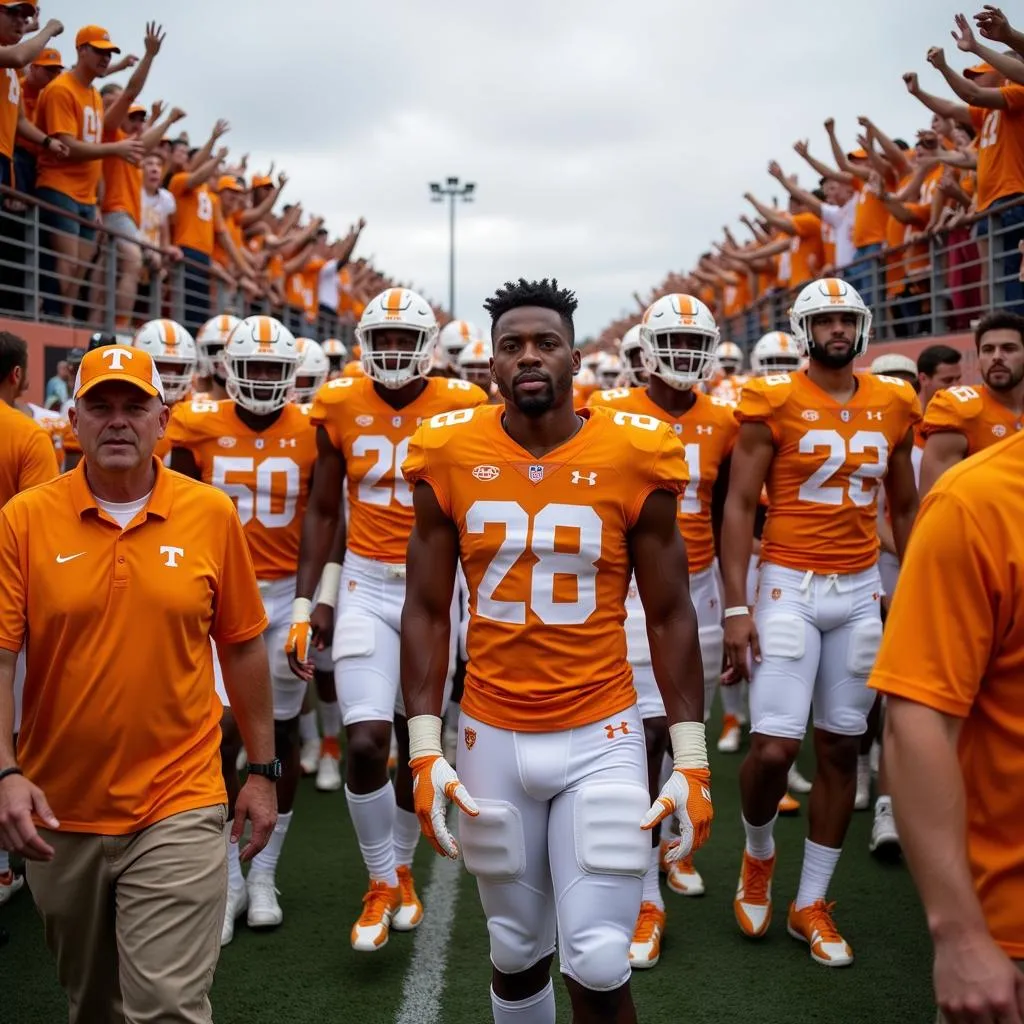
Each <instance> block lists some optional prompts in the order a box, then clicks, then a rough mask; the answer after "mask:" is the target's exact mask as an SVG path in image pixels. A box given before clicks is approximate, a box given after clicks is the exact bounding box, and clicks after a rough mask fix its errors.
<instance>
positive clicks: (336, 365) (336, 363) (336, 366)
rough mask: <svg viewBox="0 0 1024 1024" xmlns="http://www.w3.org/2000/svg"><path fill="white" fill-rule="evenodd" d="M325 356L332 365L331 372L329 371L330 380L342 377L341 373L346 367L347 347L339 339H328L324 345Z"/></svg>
mask: <svg viewBox="0 0 1024 1024" xmlns="http://www.w3.org/2000/svg"><path fill="white" fill-rule="evenodd" d="M322 347H323V350H324V355H325V356H327V361H328V363H329V364H330V370H329V371H328V374H327V376H328V378H329V379H330V380H334V378H335V377H340V376H341V371H342V369H343V368H344V366H345V359H346V355H347V354H346V352H345V345H344V343H343V342H341V341H339V340H338V339H337V338H328V339H327V340H326V341H325V342H324V343H323V346H322Z"/></svg>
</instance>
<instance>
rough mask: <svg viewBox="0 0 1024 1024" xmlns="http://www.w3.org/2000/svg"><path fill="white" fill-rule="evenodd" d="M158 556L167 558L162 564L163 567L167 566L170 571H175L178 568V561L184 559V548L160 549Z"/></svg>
mask: <svg viewBox="0 0 1024 1024" xmlns="http://www.w3.org/2000/svg"><path fill="white" fill-rule="evenodd" d="M160 554H161V555H166V556H167V561H166V562H164V565H166V566H168V567H169V568H171V569H177V568H178V559H179V558H184V557H185V549H184V548H171V547H162V548H161V549H160Z"/></svg>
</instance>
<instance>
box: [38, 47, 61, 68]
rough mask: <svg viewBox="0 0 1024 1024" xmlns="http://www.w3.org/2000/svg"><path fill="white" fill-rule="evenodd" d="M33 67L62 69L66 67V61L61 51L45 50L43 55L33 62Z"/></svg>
mask: <svg viewBox="0 0 1024 1024" xmlns="http://www.w3.org/2000/svg"><path fill="white" fill-rule="evenodd" d="M32 66H33V67H39V68H62V67H64V60H63V58H62V57H61V55H60V50H43V52H42V53H41V54H39V56H38V57H36V59H35V60H34V61H32Z"/></svg>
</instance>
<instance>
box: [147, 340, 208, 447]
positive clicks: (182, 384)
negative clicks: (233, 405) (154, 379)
mask: <svg viewBox="0 0 1024 1024" xmlns="http://www.w3.org/2000/svg"><path fill="white" fill-rule="evenodd" d="M132 347H133V348H141V349H145V351H146V352H148V353H149V354H150V356H151V357H152V359H153V362H154V364H155V365H156V369H157V373H159V374H160V383H161V384H163V386H164V401H165V402H166V403H167V405H168V406H170V407H171V408H172V409H173V407H174V406H175V405H177V404H178V402H181V401H183V400H184V399H186V398H188V397H189V395H190V393H191V391H192V377H193V375H194V374H195V372H196V367H197V366H198V364H199V357H198V353H197V351H196V343H195V342H194V341H193V340H192V335H191V334H189V333H188V331H186V330H185V328H184V327H182V326H181V324H179V323H177V322H176V321H174V320H150V321H149V323H146V324H143V325H142V326H141V327H140V328H139V329H138V331H136V332H135V337H134V338H132ZM170 453H171V442H170V440H169V439H168V437H167V435H166V434H164V436H163V437H161V438H160V439H159V440H158V441H157V443H156V448H155V449H154V450H153V454H154V455H156V457H157V458H158V459H163V460H164V461H165V462H166V461H167V457H168V456H169V455H170Z"/></svg>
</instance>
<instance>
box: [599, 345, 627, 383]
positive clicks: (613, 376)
mask: <svg viewBox="0 0 1024 1024" xmlns="http://www.w3.org/2000/svg"><path fill="white" fill-rule="evenodd" d="M621 373H622V360H621V359H620V358H619V357H618V356H617V355H614V354H613V353H611V352H602V353H601V358H600V360H599V361H598V364H597V373H596V376H597V386H598V387H599V388H614V387H616V386H617V385H618V383H619V376H620V374H621Z"/></svg>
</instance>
